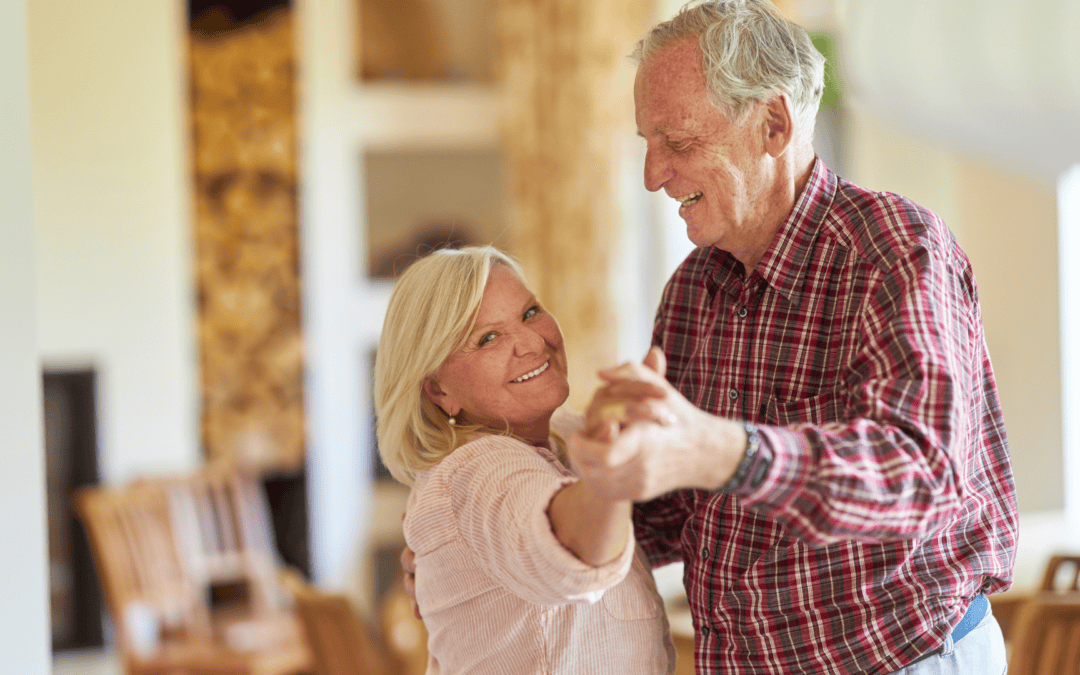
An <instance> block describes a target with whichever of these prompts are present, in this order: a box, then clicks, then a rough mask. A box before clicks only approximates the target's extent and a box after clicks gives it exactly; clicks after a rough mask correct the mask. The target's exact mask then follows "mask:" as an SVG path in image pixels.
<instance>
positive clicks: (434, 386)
mask: <svg viewBox="0 0 1080 675" xmlns="http://www.w3.org/2000/svg"><path fill="white" fill-rule="evenodd" d="M423 391H424V393H425V394H426V395H427V397H428V398H430V399H431V400H432V401H434V402H435V405H437V406H439V407H440V408H442V411H443V412H444V413H446V414H447V415H450V416H451V417H453V416H454V413H453V412H452V408H453V405H452V403H451V401H450V395H449V394H447V393H446V392H445V391H443V389H442V387H440V386H439V381H438V380H436V379H435V376H434V375H432V376H431V377H429V378H427V379H426V380H424V387H423Z"/></svg>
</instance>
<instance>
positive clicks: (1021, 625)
mask: <svg viewBox="0 0 1080 675" xmlns="http://www.w3.org/2000/svg"><path fill="white" fill-rule="evenodd" d="M1017 624H1018V625H1017V627H1016V628H1017V630H1016V636H1015V637H1014V638H1013V645H1012V655H1011V656H1010V658H1009V675H1080V600H1077V599H1075V598H1074V597H1073V596H1062V595H1059V594H1055V593H1049V592H1042V593H1038V594H1037V595H1035V596H1034V597H1033V598H1032V599H1031V600H1029V601H1028V602H1027V603H1025V605H1024V607H1023V609H1022V610H1021V612H1020V616H1019V617H1018V619H1017Z"/></svg>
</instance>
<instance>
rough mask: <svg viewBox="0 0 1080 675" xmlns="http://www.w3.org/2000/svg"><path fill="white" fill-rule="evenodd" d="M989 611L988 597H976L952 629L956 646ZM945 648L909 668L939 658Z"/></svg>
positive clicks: (929, 654)
mask: <svg viewBox="0 0 1080 675" xmlns="http://www.w3.org/2000/svg"><path fill="white" fill-rule="evenodd" d="M988 609H990V601H989V600H987V599H986V596H985V595H983V594H982V593H979V594H978V595H976V596H975V599H974V600H972V601H971V604H969V605H968V607H967V610H966V611H964V616H963V617H962V618H961V619H960V623H958V624H956V626H954V627H953V629H952V640H953V644H954V645H955V644H956V643H957V642H960V641H961V640H963V639H964V638H965V637H966V636H967V634H968V633H970V632H971V631H972V630H973V629H974V628H975V626H978V625H979V622H980V621H982V620H983V617H984V616H986V610H988ZM944 648H945V646H944V645H942V646H941V647H938V648H937V649H935V650H933V651H930V652H927V653H926V654H923V655H922V656H920V657H919V658H917V659H915V660H914V661H912V662H911V663H909V664H908V666H913V665H915V664H916V663H918V662H919V661H922V660H923V659H928V658H930V657H931V656H938V655H939V654H941V650H942V649H944ZM905 667H907V666H905Z"/></svg>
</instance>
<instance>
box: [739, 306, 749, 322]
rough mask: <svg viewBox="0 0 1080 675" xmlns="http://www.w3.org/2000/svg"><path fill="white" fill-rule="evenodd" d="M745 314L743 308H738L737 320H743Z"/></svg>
mask: <svg viewBox="0 0 1080 675" xmlns="http://www.w3.org/2000/svg"><path fill="white" fill-rule="evenodd" d="M746 314H747V311H746V308H745V307H740V308H739V318H740V319H745V318H746Z"/></svg>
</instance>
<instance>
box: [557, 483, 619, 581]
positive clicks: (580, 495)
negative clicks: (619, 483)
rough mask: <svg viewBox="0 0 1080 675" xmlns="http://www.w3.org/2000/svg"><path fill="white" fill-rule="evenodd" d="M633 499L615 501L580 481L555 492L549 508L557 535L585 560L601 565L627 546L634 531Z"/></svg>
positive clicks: (590, 563)
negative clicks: (631, 528) (632, 521)
mask: <svg viewBox="0 0 1080 675" xmlns="http://www.w3.org/2000/svg"><path fill="white" fill-rule="evenodd" d="M631 506H632V503H631V502H629V501H613V500H611V499H607V498H606V497H602V496H600V495H598V494H596V493H595V492H593V491H592V490H591V489H590V488H589V485H588V483H585V482H582V481H578V482H576V483H572V484H570V485H567V486H566V487H564V488H563V489H562V490H559V491H558V492H557V493H555V496H554V497H553V498H552V499H551V506H550V507H549V508H548V518H550V519H551V529H552V531H554V532H555V537H556V538H558V540H559V541H560V542H561V543H562V545H563V546H565V547H566V548H567V550H569V551H570V552H571V553H573V554H574V555H576V556H577V557H578V558H579V559H580V560H581V561H582V562H584V563H587V564H589V565H592V566H594V567H599V566H600V565H604V564H606V563H609V562H611V561H613V560H615V559H616V558H618V557H619V555H620V554H621V553H622V552H623V550H624V549H625V548H626V543H627V539H628V538H629V535H630V525H629V523H630V509H631Z"/></svg>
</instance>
